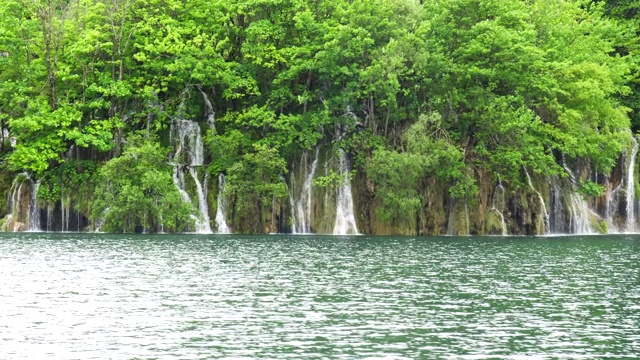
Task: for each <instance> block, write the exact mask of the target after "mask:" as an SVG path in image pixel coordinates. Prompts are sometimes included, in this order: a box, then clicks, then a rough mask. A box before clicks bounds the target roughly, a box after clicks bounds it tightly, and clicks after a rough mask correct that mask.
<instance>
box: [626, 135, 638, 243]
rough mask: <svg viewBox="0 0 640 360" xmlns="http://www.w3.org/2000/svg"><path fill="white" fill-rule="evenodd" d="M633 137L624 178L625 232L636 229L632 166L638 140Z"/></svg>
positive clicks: (634, 161)
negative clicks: (625, 202) (625, 177)
mask: <svg viewBox="0 0 640 360" xmlns="http://www.w3.org/2000/svg"><path fill="white" fill-rule="evenodd" d="M632 139H633V148H632V149H631V156H630V157H629V164H628V167H627V179H626V184H625V185H626V187H625V192H626V200H627V232H635V231H637V227H636V216H635V179H634V171H635V169H634V166H635V163H636V155H638V141H637V140H636V138H635V136H633V137H632Z"/></svg>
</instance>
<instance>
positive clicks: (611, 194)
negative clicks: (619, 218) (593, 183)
mask: <svg viewBox="0 0 640 360" xmlns="http://www.w3.org/2000/svg"><path fill="white" fill-rule="evenodd" d="M612 186H613V185H612V184H611V183H610V182H609V179H607V180H606V181H605V189H606V194H605V208H604V218H605V219H606V220H607V228H608V230H609V233H619V232H620V230H619V228H618V226H617V224H616V219H615V216H616V214H617V211H618V205H619V202H620V196H619V194H620V189H621V188H622V182H620V183H618V186H616V187H615V188H614V189H611V187H612Z"/></svg>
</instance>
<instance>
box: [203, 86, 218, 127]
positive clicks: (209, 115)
mask: <svg viewBox="0 0 640 360" xmlns="http://www.w3.org/2000/svg"><path fill="white" fill-rule="evenodd" d="M200 94H202V99H203V100H204V110H205V112H204V117H205V119H206V121H207V124H208V125H209V127H210V128H211V129H215V128H216V116H215V112H214V111H213V106H212V105H211V101H209V97H208V96H207V93H205V92H204V91H202V90H200Z"/></svg>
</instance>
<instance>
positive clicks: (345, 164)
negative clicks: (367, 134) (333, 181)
mask: <svg viewBox="0 0 640 360" xmlns="http://www.w3.org/2000/svg"><path fill="white" fill-rule="evenodd" d="M339 173H340V176H341V177H342V181H340V185H339V186H338V190H337V196H336V222H335V225H334V227H333V234H334V235H352V234H356V235H357V234H359V233H358V227H357V225H356V217H355V214H354V210H353V195H352V193H351V174H350V170H349V161H348V159H347V153H346V152H345V151H344V150H343V149H340V162H339Z"/></svg>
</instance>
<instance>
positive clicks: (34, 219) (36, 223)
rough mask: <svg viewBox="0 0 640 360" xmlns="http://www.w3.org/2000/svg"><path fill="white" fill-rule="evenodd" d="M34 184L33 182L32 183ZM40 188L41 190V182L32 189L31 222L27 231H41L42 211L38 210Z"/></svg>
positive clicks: (30, 202) (30, 201)
mask: <svg viewBox="0 0 640 360" xmlns="http://www.w3.org/2000/svg"><path fill="white" fill-rule="evenodd" d="M32 184H33V181H32ZM38 188H40V180H38V181H36V182H35V184H33V186H32V187H31V198H30V199H29V222H28V225H27V231H40V209H39V208H38V199H37V196H38Z"/></svg>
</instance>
